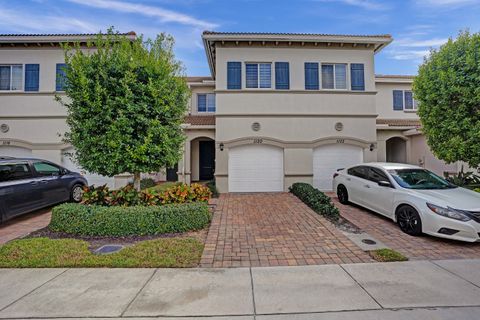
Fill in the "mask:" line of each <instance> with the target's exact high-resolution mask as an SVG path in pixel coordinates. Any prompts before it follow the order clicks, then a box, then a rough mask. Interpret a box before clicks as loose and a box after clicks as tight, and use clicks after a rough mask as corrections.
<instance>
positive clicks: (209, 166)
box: [199, 141, 215, 180]
mask: <svg viewBox="0 0 480 320" xmlns="http://www.w3.org/2000/svg"><path fill="white" fill-rule="evenodd" d="M199 148H200V177H199V178H200V180H212V179H213V173H214V172H215V141H199Z"/></svg>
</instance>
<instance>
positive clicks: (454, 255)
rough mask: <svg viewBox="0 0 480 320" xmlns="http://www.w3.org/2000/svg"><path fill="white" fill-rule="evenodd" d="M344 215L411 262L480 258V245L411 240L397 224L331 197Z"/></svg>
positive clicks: (417, 238) (429, 238)
mask: <svg viewBox="0 0 480 320" xmlns="http://www.w3.org/2000/svg"><path fill="white" fill-rule="evenodd" d="M332 200H333V201H334V203H335V205H336V206H337V207H338V208H339V209H340V212H341V215H342V216H343V217H344V218H346V219H347V220H349V221H350V222H352V223H353V224H355V225H356V226H357V227H359V228H360V229H362V230H364V231H365V232H367V233H368V234H370V235H371V236H373V237H374V238H376V239H377V240H379V241H381V242H383V243H384V244H385V245H387V246H388V247H390V248H391V249H394V250H396V251H399V252H401V253H403V254H404V255H405V256H407V257H409V258H410V260H428V259H469V258H470V259H475V258H480V243H467V242H460V241H449V240H445V239H440V238H435V237H431V236H427V235H424V236H421V237H412V236H409V235H407V234H405V233H403V232H402V231H401V230H400V229H399V228H398V226H397V224H396V223H395V222H393V221H392V220H390V219H387V218H385V217H383V216H381V215H379V214H376V213H374V212H372V211H369V210H366V209H363V208H361V207H359V206H355V205H348V206H345V205H342V204H340V203H339V202H338V200H337V198H336V197H334V198H332Z"/></svg>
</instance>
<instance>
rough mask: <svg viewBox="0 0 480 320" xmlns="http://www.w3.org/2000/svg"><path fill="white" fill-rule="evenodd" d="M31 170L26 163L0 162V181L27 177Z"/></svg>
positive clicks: (29, 175) (29, 176)
mask: <svg viewBox="0 0 480 320" xmlns="http://www.w3.org/2000/svg"><path fill="white" fill-rule="evenodd" d="M31 177H32V171H31V170H30V166H29V165H28V163H22V162H20V163H2V164H0V182H3V181H14V180H21V179H28V178H31Z"/></svg>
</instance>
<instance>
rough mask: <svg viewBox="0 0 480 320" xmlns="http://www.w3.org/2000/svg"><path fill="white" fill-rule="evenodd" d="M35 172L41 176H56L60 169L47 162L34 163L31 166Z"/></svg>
mask: <svg viewBox="0 0 480 320" xmlns="http://www.w3.org/2000/svg"><path fill="white" fill-rule="evenodd" d="M33 167H34V168H35V171H37V173H38V174H40V175H42V176H58V175H60V168H59V167H57V166H55V165H53V164H51V163H47V162H35V163H34V164H33Z"/></svg>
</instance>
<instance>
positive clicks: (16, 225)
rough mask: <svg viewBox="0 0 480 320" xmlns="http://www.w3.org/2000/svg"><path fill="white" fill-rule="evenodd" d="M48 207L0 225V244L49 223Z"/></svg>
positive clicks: (49, 213) (50, 214)
mask: <svg viewBox="0 0 480 320" xmlns="http://www.w3.org/2000/svg"><path fill="white" fill-rule="evenodd" d="M51 216H52V213H51V212H50V209H43V210H38V211H35V212H32V213H29V214H26V215H23V216H20V217H18V218H14V219H12V220H9V221H7V222H5V223H4V224H2V225H0V245H1V244H4V243H6V242H8V241H10V240H13V239H16V238H20V237H23V236H26V235H27V234H29V233H31V232H33V231H36V230H38V229H42V228H45V227H46V226H48V224H49V223H50V217H51Z"/></svg>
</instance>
